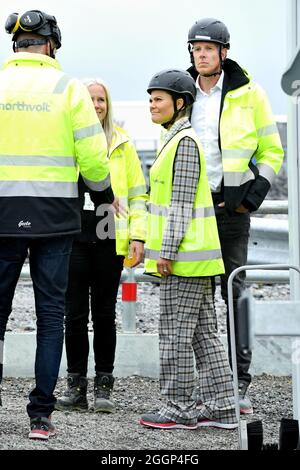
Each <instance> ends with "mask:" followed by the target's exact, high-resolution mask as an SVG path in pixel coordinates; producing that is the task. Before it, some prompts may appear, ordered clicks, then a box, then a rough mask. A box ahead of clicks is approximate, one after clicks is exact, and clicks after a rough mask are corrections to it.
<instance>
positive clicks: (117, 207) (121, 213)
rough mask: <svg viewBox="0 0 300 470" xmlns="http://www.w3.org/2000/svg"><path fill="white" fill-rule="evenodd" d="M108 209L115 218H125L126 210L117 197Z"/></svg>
mask: <svg viewBox="0 0 300 470" xmlns="http://www.w3.org/2000/svg"><path fill="white" fill-rule="evenodd" d="M110 209H111V211H112V212H113V213H114V214H115V216H116V217H126V216H127V214H128V210H127V209H126V207H125V206H124V205H123V204H122V203H121V201H120V199H119V198H118V197H115V199H114V201H113V202H112V203H111V205H110Z"/></svg>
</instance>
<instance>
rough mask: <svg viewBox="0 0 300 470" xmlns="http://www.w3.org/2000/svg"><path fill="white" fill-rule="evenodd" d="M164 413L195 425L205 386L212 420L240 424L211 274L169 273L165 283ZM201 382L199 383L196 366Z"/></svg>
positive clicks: (162, 302)
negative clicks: (197, 400)
mask: <svg viewBox="0 0 300 470" xmlns="http://www.w3.org/2000/svg"><path fill="white" fill-rule="evenodd" d="M159 351H160V391H161V394H162V396H163V397H164V398H165V400H166V403H165V404H164V405H163V407H162V408H161V409H160V413H161V414H162V415H163V416H164V417H166V418H168V419H171V420H173V421H176V422H177V423H182V424H194V423H195V422H196V421H197V415H198V413H199V411H197V409H196V403H195V399H194V398H193V397H192V394H193V390H194V387H195V385H199V389H200V394H201V399H202V401H203V403H204V405H205V408H204V410H205V411H204V412H203V415H204V416H206V417H207V418H209V419H216V420H222V421H226V422H228V423H231V422H235V421H236V417H235V410H234V399H233V395H234V392H233V383H232V374H231V370H230V367H229V363H228V359H227V355H226V353H225V350H224V347H223V345H222V343H221V340H220V338H219V336H218V331H217V318H216V313H215V308H214V304H213V295H212V286H211V279H210V278H203V277H202V278H201V277H194V278H191V277H189V278H186V277H181V276H168V277H166V278H162V281H161V287H160V319H159ZM194 360H195V362H196V368H197V371H198V376H199V378H198V380H199V383H198V384H197V383H195V369H194Z"/></svg>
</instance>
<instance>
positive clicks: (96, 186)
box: [83, 175, 110, 191]
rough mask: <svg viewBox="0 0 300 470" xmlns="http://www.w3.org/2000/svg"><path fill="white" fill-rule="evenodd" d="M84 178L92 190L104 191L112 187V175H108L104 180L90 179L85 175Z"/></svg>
mask: <svg viewBox="0 0 300 470" xmlns="http://www.w3.org/2000/svg"><path fill="white" fill-rule="evenodd" d="M83 180H84V182H85V184H86V185H87V186H88V187H89V188H90V189H91V190H92V191H104V190H105V189H107V188H109V187H110V176H109V175H108V176H107V177H106V178H105V179H104V180H102V181H99V182H95V181H91V180H88V179H87V178H85V177H84V176H83Z"/></svg>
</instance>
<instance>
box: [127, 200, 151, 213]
mask: <svg viewBox="0 0 300 470" xmlns="http://www.w3.org/2000/svg"><path fill="white" fill-rule="evenodd" d="M129 208H130V209H139V210H143V211H147V206H146V202H145V201H131V202H130V204H129Z"/></svg>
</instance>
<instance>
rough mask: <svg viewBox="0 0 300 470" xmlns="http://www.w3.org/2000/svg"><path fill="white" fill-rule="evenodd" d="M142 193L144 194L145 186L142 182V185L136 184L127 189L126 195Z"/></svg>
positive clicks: (134, 195) (131, 195) (132, 195)
mask: <svg viewBox="0 0 300 470" xmlns="http://www.w3.org/2000/svg"><path fill="white" fill-rule="evenodd" d="M142 194H146V186H145V185H144V184H143V185H142V186H136V187H135V188H130V189H129V190H128V197H129V198H130V197H136V196H141V195H142Z"/></svg>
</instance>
